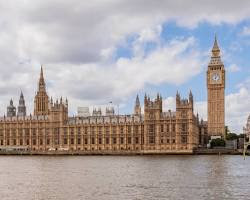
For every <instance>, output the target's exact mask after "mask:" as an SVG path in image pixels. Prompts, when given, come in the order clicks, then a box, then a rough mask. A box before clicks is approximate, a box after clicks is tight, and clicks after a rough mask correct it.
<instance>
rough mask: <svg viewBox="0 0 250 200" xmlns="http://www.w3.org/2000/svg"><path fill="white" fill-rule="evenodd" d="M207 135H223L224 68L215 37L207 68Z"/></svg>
mask: <svg viewBox="0 0 250 200" xmlns="http://www.w3.org/2000/svg"><path fill="white" fill-rule="evenodd" d="M207 96H208V104H207V107H208V108H207V110H208V135H209V136H221V137H222V138H224V137H225V69H224V65H223V63H222V61H221V58H220V49H219V46H218V43H217V39H216V37H215V41H214V46H213V49H212V56H211V60H210V63H209V65H208V70H207Z"/></svg>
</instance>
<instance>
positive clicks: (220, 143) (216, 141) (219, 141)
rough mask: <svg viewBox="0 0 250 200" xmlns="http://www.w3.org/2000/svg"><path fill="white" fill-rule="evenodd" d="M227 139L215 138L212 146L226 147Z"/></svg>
mask: <svg viewBox="0 0 250 200" xmlns="http://www.w3.org/2000/svg"><path fill="white" fill-rule="evenodd" d="M225 144H226V143H225V140H223V139H220V138H217V139H213V140H212V141H211V143H210V145H211V147H212V148H213V147H224V146H225Z"/></svg>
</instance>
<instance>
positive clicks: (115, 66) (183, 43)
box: [45, 37, 201, 110]
mask: <svg viewBox="0 0 250 200" xmlns="http://www.w3.org/2000/svg"><path fill="white" fill-rule="evenodd" d="M138 38H140V37H138ZM134 44H136V45H137V46H138V43H137V42H135V43H134ZM142 45H143V44H142ZM195 45H196V42H195V39H194V38H193V37H190V38H185V39H178V40H177V39H174V40H172V41H170V42H169V43H167V44H165V45H162V44H161V45H160V46H157V47H156V49H155V50H153V51H151V52H150V53H147V54H146V53H145V51H143V48H141V50H140V51H141V53H140V54H138V53H135V55H133V56H132V57H131V58H119V59H118V60H117V61H116V62H114V63H110V64H109V65H104V64H103V63H93V64H81V65H72V64H68V65H66V64H64V67H63V68H61V67H60V64H58V65H55V64H53V65H47V67H46V68H45V69H46V71H47V74H48V76H47V77H48V84H49V93H50V94H53V95H56V96H60V95H63V94H62V91H63V93H64V94H67V95H69V96H70V101H73V102H77V103H80V100H82V104H85V105H88V104H105V102H109V101H110V100H112V101H113V102H115V103H117V102H120V103H121V102H124V101H126V100H127V99H128V98H129V97H130V96H131V95H133V94H135V93H136V92H137V91H139V90H143V88H144V87H145V86H146V85H159V84H162V83H170V84H175V85H179V84H182V83H184V82H185V81H187V80H188V79H189V78H191V77H193V76H195V75H197V74H198V73H199V72H200V71H201V61H200V56H199V53H198V51H195V48H196V47H195ZM186 60H188V61H189V63H190V64H189V65H188V66H186V67H185V68H183V66H185V64H186ZM79 83H80V84H79ZM77 103H73V108H72V109H73V110H76V107H75V106H76V105H77ZM78 105H79V104H78Z"/></svg>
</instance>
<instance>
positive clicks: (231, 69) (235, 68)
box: [227, 64, 241, 73]
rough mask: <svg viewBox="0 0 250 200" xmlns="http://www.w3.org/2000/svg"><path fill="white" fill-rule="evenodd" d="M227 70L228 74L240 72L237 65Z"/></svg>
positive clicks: (232, 65)
mask: <svg viewBox="0 0 250 200" xmlns="http://www.w3.org/2000/svg"><path fill="white" fill-rule="evenodd" d="M227 70H228V71H229V72H232V73H233V72H239V71H240V70H241V68H240V67H239V66H238V65H236V64H231V65H230V66H229V67H228V68H227Z"/></svg>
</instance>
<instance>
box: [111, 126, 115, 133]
mask: <svg viewBox="0 0 250 200" xmlns="http://www.w3.org/2000/svg"><path fill="white" fill-rule="evenodd" d="M112 129H113V134H116V127H115V126H113V127H112Z"/></svg>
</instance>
